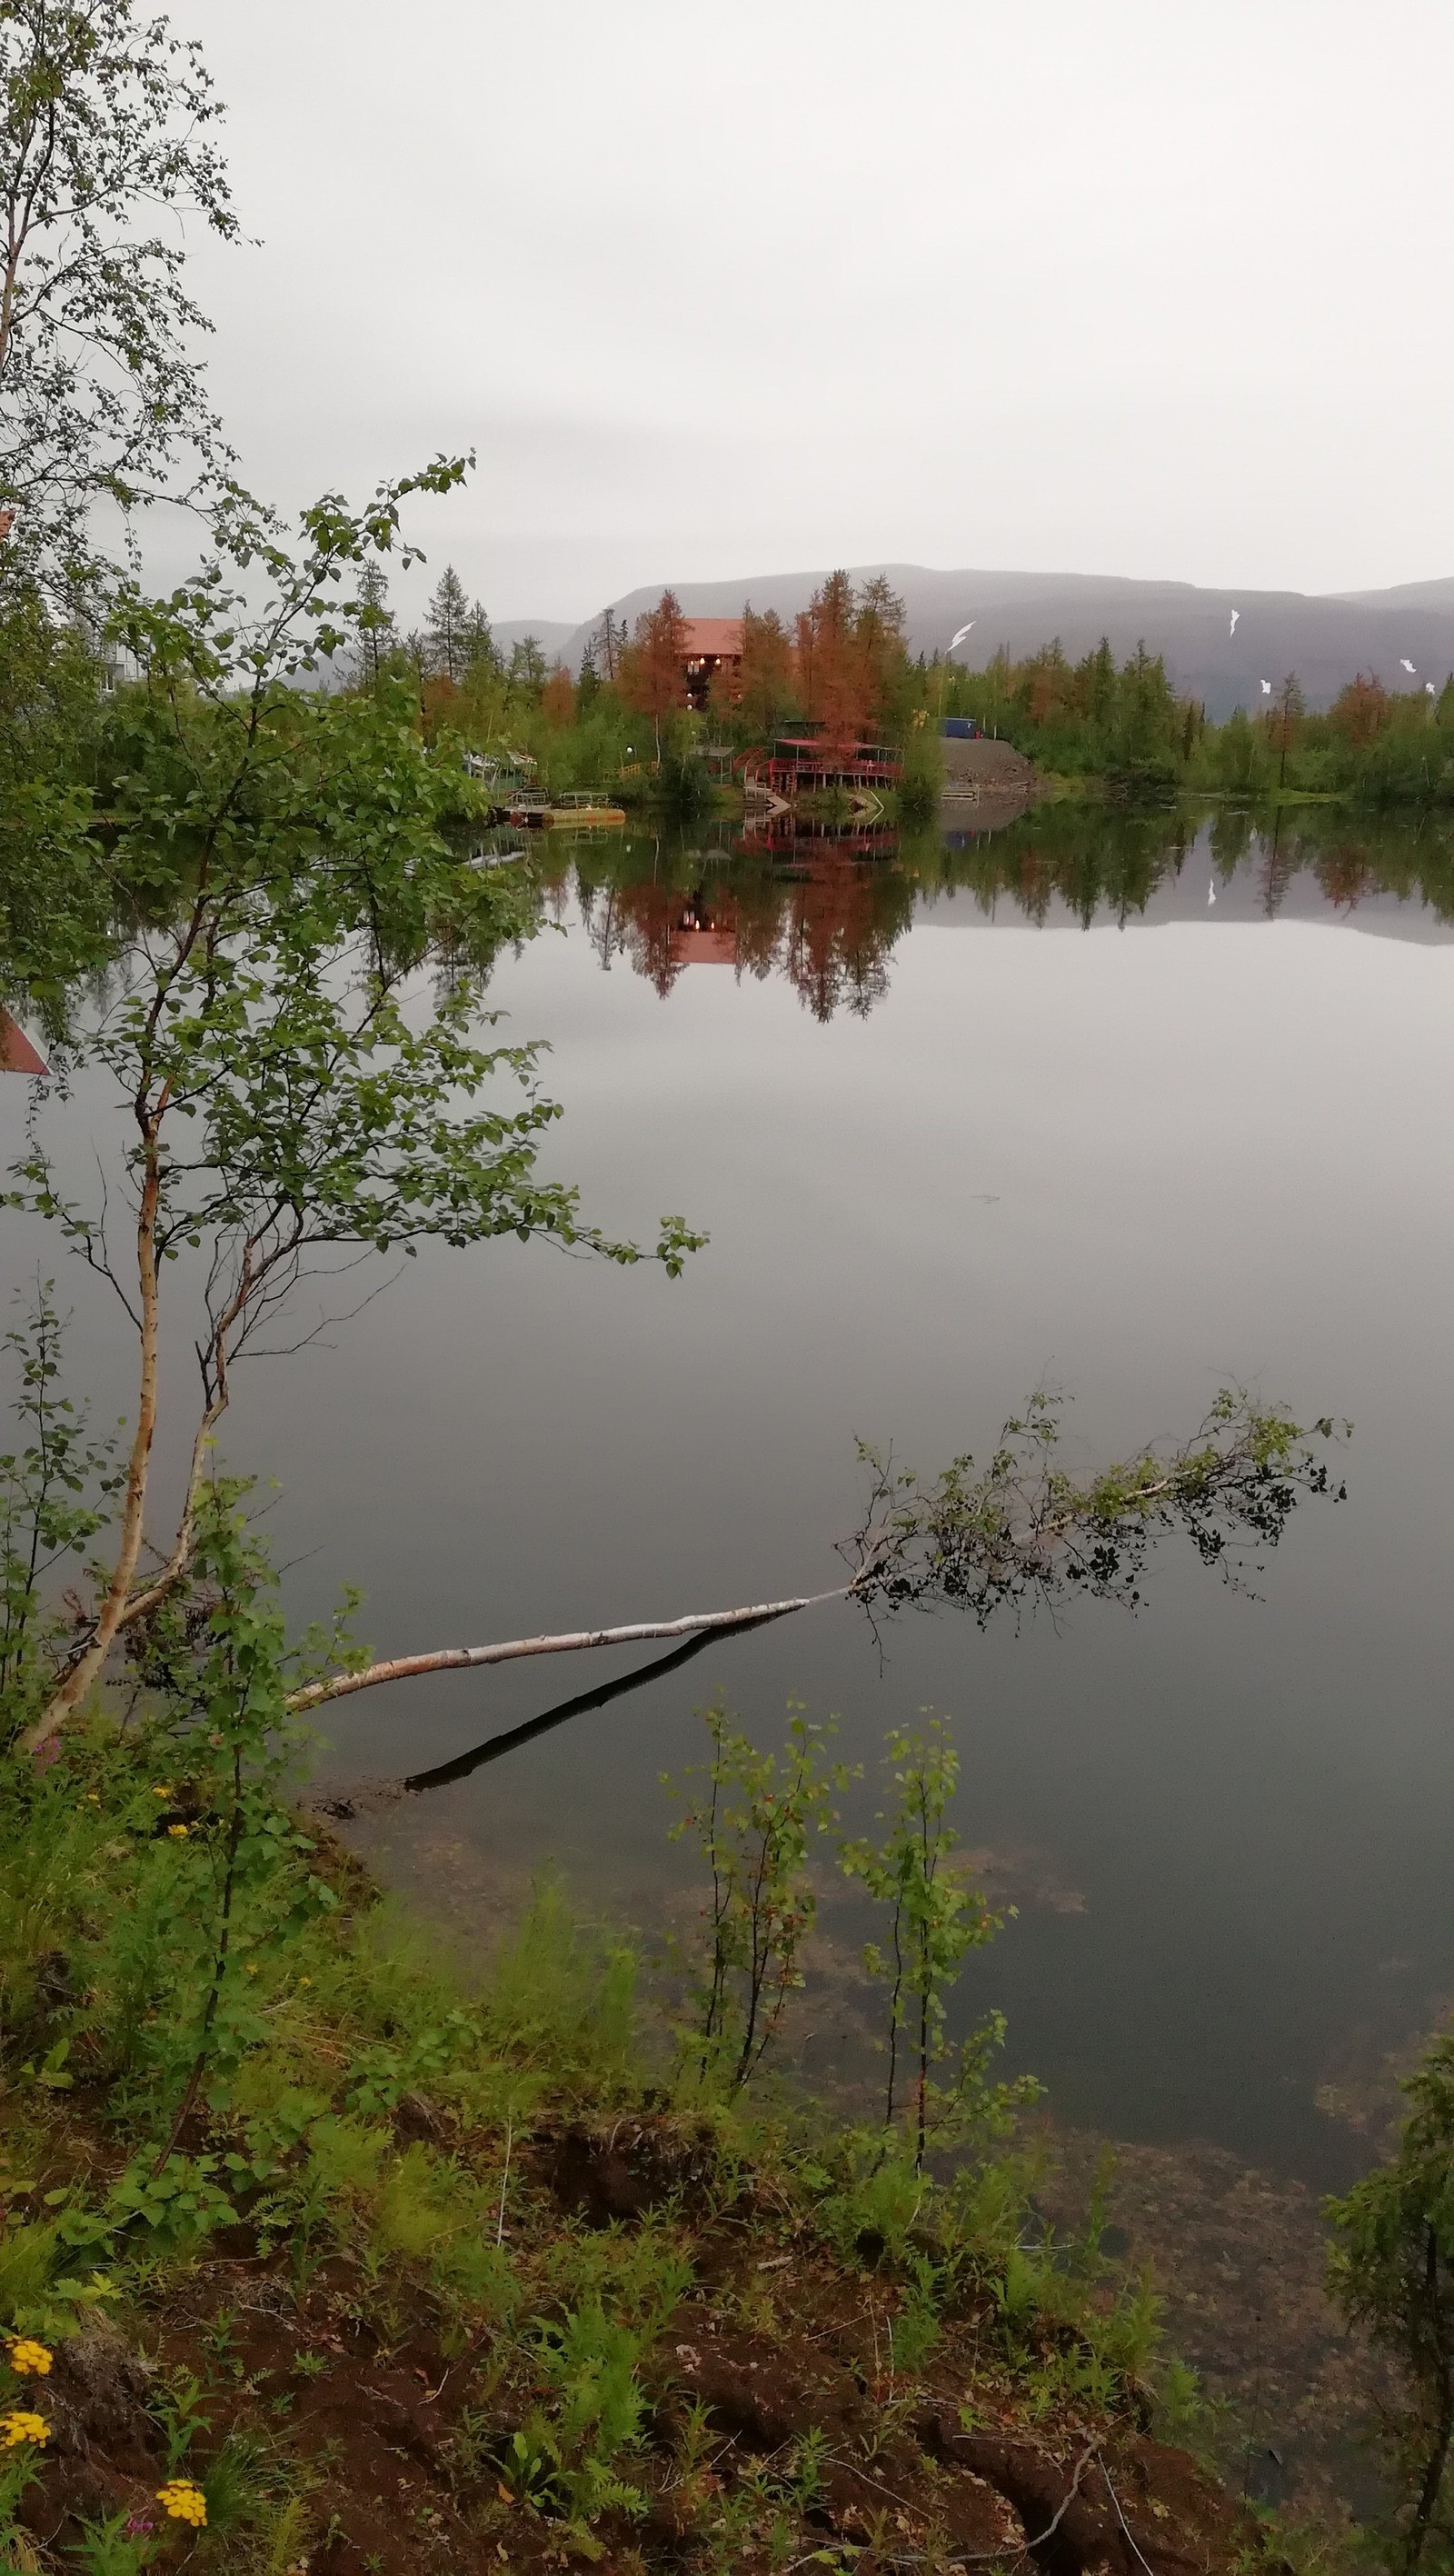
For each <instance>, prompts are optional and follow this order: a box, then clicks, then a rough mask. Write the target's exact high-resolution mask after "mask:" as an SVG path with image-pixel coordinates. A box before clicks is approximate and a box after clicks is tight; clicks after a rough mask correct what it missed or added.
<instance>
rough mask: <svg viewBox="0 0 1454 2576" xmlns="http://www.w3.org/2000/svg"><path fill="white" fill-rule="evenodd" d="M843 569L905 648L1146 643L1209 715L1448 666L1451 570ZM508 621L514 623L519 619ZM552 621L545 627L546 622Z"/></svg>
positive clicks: (799, 602)
mask: <svg viewBox="0 0 1454 2576" xmlns="http://www.w3.org/2000/svg"><path fill="white" fill-rule="evenodd" d="M827 569H828V567H821V568H814V569H811V570H803V571H795V572H787V573H762V574H757V575H755V576H752V577H750V578H745V579H734V580H729V581H695V582H694V581H680V582H677V583H675V584H673V587H674V589H675V591H676V595H677V597H678V599H679V600H680V602H681V605H682V608H683V610H684V611H685V613H686V614H687V615H688V616H696V617H711V616H717V617H723V616H729V617H730V616H734V615H740V613H741V610H742V607H743V603H744V601H750V602H751V604H752V606H753V607H754V608H756V609H759V610H761V609H767V608H775V609H776V610H777V611H778V613H779V615H780V616H783V617H785V618H791V617H793V616H794V615H796V613H797V611H798V610H799V609H800V608H805V607H806V606H807V603H808V600H809V598H810V597H811V595H812V592H813V590H814V589H815V587H816V586H817V584H818V583H819V582H820V581H822V580H823V578H824V576H825V571H826V570H827ZM849 569H850V571H851V572H852V574H853V578H854V579H855V580H856V581H864V580H867V579H869V578H871V577H873V576H874V575H877V574H883V575H885V576H886V577H887V579H888V580H889V581H890V582H891V583H892V585H893V587H894V589H895V590H897V591H898V592H899V593H900V594H901V596H902V598H903V600H904V605H905V612H906V626H907V631H908V638H909V648H910V651H911V652H913V653H915V654H918V653H921V652H922V653H925V654H932V653H934V652H935V651H936V650H938V651H940V652H943V651H944V650H945V649H946V648H947V647H948V645H949V640H950V637H951V636H952V635H953V634H954V633H955V632H956V630H957V629H958V628H959V627H961V626H963V625H965V624H967V623H969V622H970V621H971V620H972V621H973V624H972V630H971V633H970V635H969V636H968V637H967V638H966V640H965V642H964V643H963V644H962V645H961V646H960V647H959V648H958V650H957V652H956V655H955V659H956V660H957V661H959V662H961V663H963V664H964V665H965V666H966V667H967V668H969V669H972V670H980V669H983V667H984V665H985V663H986V662H987V661H988V660H989V659H990V657H991V655H992V654H993V653H994V652H995V651H996V649H997V648H998V647H999V646H1000V645H1004V646H1005V647H1007V649H1008V650H1009V652H1010V653H1011V655H1012V656H1013V657H1014V658H1015V659H1017V660H1018V659H1023V658H1024V657H1025V656H1026V655H1028V654H1030V653H1033V652H1035V651H1036V650H1037V649H1038V647H1039V646H1040V645H1042V644H1048V643H1049V642H1050V641H1051V640H1052V638H1053V637H1055V636H1057V635H1058V636H1059V638H1060V641H1061V644H1062V646H1063V648H1064V650H1065V652H1066V654H1067V656H1068V657H1069V659H1070V660H1072V661H1076V660H1079V658H1080V657H1081V655H1082V654H1084V653H1087V652H1090V651H1092V650H1093V649H1094V647H1095V646H1096V645H1097V644H1098V643H1099V641H1100V639H1101V636H1102V635H1103V634H1104V635H1106V636H1108V637H1109V639H1110V642H1111V645H1112V648H1113V650H1114V651H1115V653H1116V655H1117V658H1118V659H1121V660H1124V659H1125V657H1126V656H1127V655H1128V654H1130V653H1133V652H1134V651H1135V649H1136V646H1137V644H1138V643H1139V642H1142V641H1144V642H1145V644H1146V647H1147V649H1148V651H1150V652H1153V653H1160V654H1162V655H1163V657H1164V659H1165V661H1166V664H1167V667H1168V670H1169V671H1170V673H1171V676H1172V679H1173V682H1174V684H1175V686H1176V687H1177V688H1178V689H1179V690H1181V691H1184V692H1185V693H1186V694H1187V695H1188V696H1191V697H1194V698H1198V699H1200V700H1202V701H1203V702H1204V704H1205V706H1206V710H1207V713H1208V715H1209V716H1210V717H1211V718H1212V719H1213V720H1214V721H1216V722H1221V721H1223V720H1224V719H1225V718H1226V717H1227V716H1229V715H1230V714H1231V712H1232V710H1233V708H1234V707H1236V706H1238V705H1241V706H1245V707H1247V708H1249V709H1251V710H1254V711H1255V709H1256V708H1257V707H1258V706H1259V705H1261V704H1262V703H1263V700H1264V696H1265V692H1264V691H1263V688H1262V685H1261V684H1262V682H1263V681H1264V680H1267V681H1270V682H1271V684H1272V687H1273V688H1274V689H1276V688H1277V686H1278V685H1279V683H1280V682H1281V680H1282V679H1283V677H1284V675H1285V674H1286V673H1287V672H1289V671H1295V672H1296V673H1297V675H1298V678H1299V680H1300V681H1301V683H1302V687H1303V691H1304V694H1305V696H1306V699H1307V702H1308V704H1309V706H1310V707H1323V706H1327V705H1328V704H1329V703H1330V702H1331V700H1332V699H1333V698H1334V697H1335V696H1336V695H1337V693H1338V691H1339V689H1340V688H1342V687H1343V686H1344V685H1345V683H1346V682H1347V681H1349V680H1351V679H1352V678H1353V676H1354V674H1355V672H1357V671H1360V670H1361V671H1368V670H1372V671H1376V672H1377V674H1378V676H1379V677H1380V678H1381V679H1382V680H1383V682H1384V684H1385V686H1387V687H1389V688H1395V687H1397V688H1400V689H1404V690H1414V691H1417V690H1421V689H1422V688H1423V687H1424V685H1425V683H1426V682H1429V681H1432V683H1433V685H1434V686H1435V688H1442V686H1443V683H1444V681H1445V679H1446V677H1448V675H1449V674H1450V673H1451V672H1454V575H1449V576H1441V577H1439V578H1437V579H1435V580H1432V581H1424V582H1405V583H1401V584H1398V585H1395V586H1392V587H1389V588H1387V589H1383V590H1367V591H1297V590H1253V589H1238V588H1232V587H1222V588H1217V589H1212V588H1209V587H1205V586H1203V585H1201V584H1199V583H1196V582H1184V581H1144V580H1140V579H1138V578H1137V577H1135V576H1134V575H1130V574H1121V573H1038V572H1035V573H1030V572H1017V571H1015V570H1013V569H1010V568H1005V569H1001V570H995V569H993V568H986V567H977V568H976V567H966V568H964V569H959V570H955V569H950V570H943V571H941V570H939V569H937V568H935V567H933V566H930V565H926V564H905V563H888V562H881V563H870V564H859V565H853V566H850V567H849ZM660 596H661V589H660V586H659V585H655V584H650V583H647V584H643V585H642V586H641V587H639V588H638V589H636V590H632V591H627V592H626V593H624V594H623V595H621V596H620V597H618V598H616V599H613V600H612V601H611V603H610V606H611V610H612V613H613V615H615V616H617V617H622V616H624V617H625V618H626V619H627V621H628V623H629V622H630V621H632V620H634V619H635V618H636V617H638V616H639V615H640V614H641V612H642V610H643V609H645V608H649V607H652V606H653V605H654V604H655V602H656V600H657V599H659V598H660ZM1234 612H1235V620H1234ZM601 614H602V611H600V610H598V611H597V612H596V615H595V616H594V617H590V618H587V619H585V620H584V621H583V622H582V623H581V624H580V625H579V626H577V627H576V628H575V630H574V632H573V633H572V634H571V635H570V637H569V639H568V641H567V642H566V643H565V644H564V645H562V646H559V647H558V648H557V649H558V650H559V653H560V658H561V659H562V660H563V661H564V662H565V663H566V665H567V667H568V668H569V669H571V670H572V671H578V670H579V668H580V663H581V656H582V654H583V653H584V651H585V648H586V645H587V642H588V640H589V638H590V635H591V632H592V630H593V628H594V627H595V626H596V625H597V624H598V623H599V620H600V616H601ZM544 623H545V621H542V625H541V627H539V628H537V629H536V631H537V632H540V631H542V630H543V626H544ZM517 624H518V626H519V631H521V632H523V631H525V629H524V622H523V621H517ZM553 624H554V626H555V631H556V632H557V633H558V632H559V623H558V621H553ZM1405 662H1411V663H1412V664H1413V666H1414V667H1413V670H1412V672H1409V671H1407V670H1405V669H1404V667H1403V665H1404V663H1405Z"/></svg>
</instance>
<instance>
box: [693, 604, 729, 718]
mask: <svg viewBox="0 0 1454 2576" xmlns="http://www.w3.org/2000/svg"><path fill="white" fill-rule="evenodd" d="M682 627H683V630H684V638H685V650H684V652H683V655H682V669H683V672H684V673H685V675H686V683H687V704H688V706H690V707H697V708H699V709H700V708H703V707H705V706H706V705H707V702H708V700H709V698H710V697H711V694H712V683H713V681H714V680H717V681H719V682H720V684H721V686H722V687H725V689H726V691H727V694H728V696H729V698H730V699H731V701H732V703H733V704H734V705H735V704H736V702H737V697H738V694H739V689H738V684H739V680H740V677H741V672H742V620H741V618H740V617H684V618H683V619H682Z"/></svg>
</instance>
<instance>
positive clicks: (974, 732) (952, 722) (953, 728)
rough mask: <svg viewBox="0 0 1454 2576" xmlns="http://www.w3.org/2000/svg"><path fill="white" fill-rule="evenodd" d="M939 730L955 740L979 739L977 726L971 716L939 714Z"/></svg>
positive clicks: (973, 740) (970, 740) (975, 740)
mask: <svg viewBox="0 0 1454 2576" xmlns="http://www.w3.org/2000/svg"><path fill="white" fill-rule="evenodd" d="M939 730H940V732H941V733H947V734H949V735H951V736H952V738H953V739H954V741H955V742H978V740H979V727H978V725H977V724H976V723H975V720H974V718H973V716H941V717H940V719H939Z"/></svg>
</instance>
